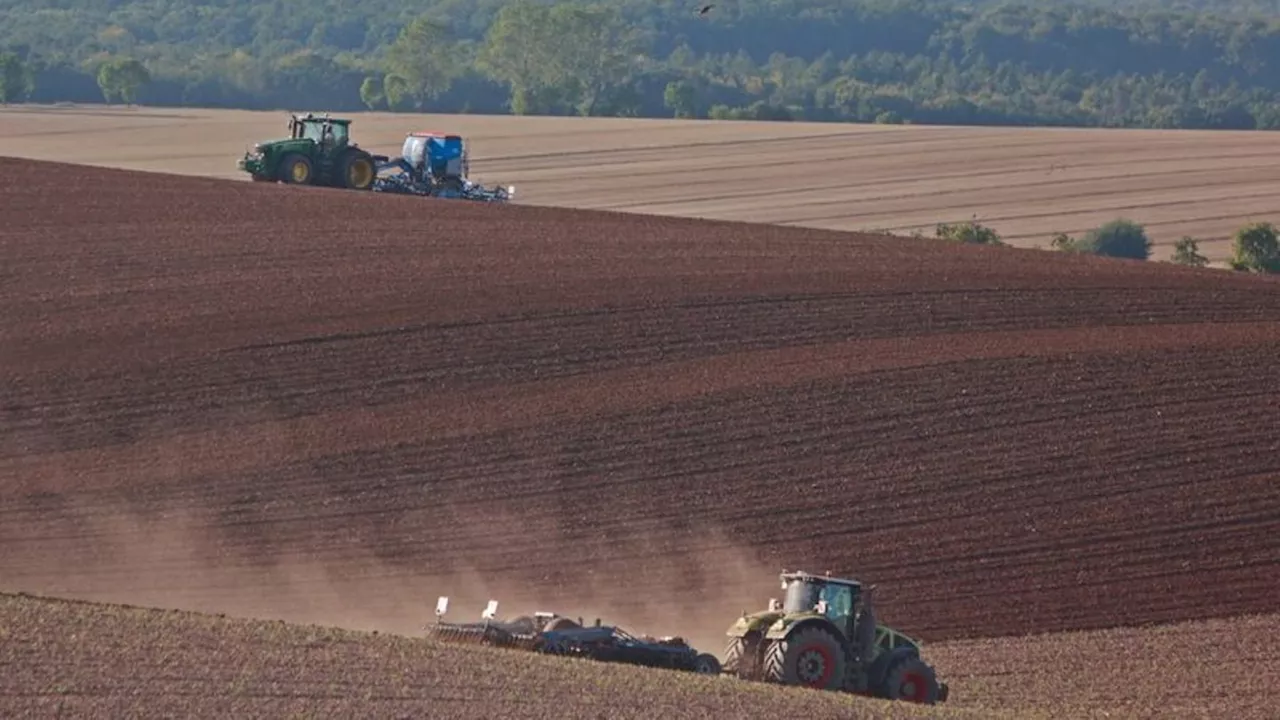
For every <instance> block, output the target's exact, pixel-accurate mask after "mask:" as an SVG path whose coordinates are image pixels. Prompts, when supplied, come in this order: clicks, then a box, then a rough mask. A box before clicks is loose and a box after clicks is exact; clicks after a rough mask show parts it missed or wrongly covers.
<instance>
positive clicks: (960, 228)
mask: <svg viewBox="0 0 1280 720" xmlns="http://www.w3.org/2000/svg"><path fill="white" fill-rule="evenodd" d="M934 234H935V235H937V236H938V237H939V238H941V239H943V240H949V241H951V242H958V243H964V244H966V245H1004V244H1005V242H1004V241H1003V240H1001V239H1000V235H999V234H997V233H996V231H995V230H992V229H991V228H989V227H986V226H985V225H980V224H978V223H976V222H972V221H970V222H963V223H955V224H947V223H939V224H938V227H937V228H936V229H935V231H934Z"/></svg>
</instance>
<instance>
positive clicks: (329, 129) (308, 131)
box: [298, 120, 347, 145]
mask: <svg viewBox="0 0 1280 720" xmlns="http://www.w3.org/2000/svg"><path fill="white" fill-rule="evenodd" d="M298 137H301V138H305V139H307V140H314V141H315V142H317V143H326V142H327V143H330V144H333V145H341V144H342V143H344V142H346V141H347V126H346V125H342V124H340V123H325V121H323V120H307V121H304V122H303V123H302V128H301V133H300V134H299V135H298Z"/></svg>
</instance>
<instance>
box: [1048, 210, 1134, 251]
mask: <svg viewBox="0 0 1280 720" xmlns="http://www.w3.org/2000/svg"><path fill="white" fill-rule="evenodd" d="M1052 245H1053V247H1054V248H1055V249H1057V250H1062V251H1065V252H1077V253H1088V254H1090V255H1100V256H1103V257H1114V258H1129V259H1132V260H1147V259H1149V258H1150V257H1151V240H1150V238H1148V237H1147V232H1146V230H1145V229H1143V227H1142V226H1141V225H1139V224H1138V223H1135V222H1133V221H1132V220H1126V219H1124V218H1121V219H1119V220H1112V221H1111V222H1109V223H1107V224H1105V225H1102V226H1099V227H1096V228H1094V229H1092V230H1090V231H1089V232H1087V233H1085V236H1084V237H1082V238H1079V239H1075V238H1072V237H1070V236H1068V235H1067V234H1065V233H1058V234H1057V235H1056V236H1054V238H1053V242H1052Z"/></svg>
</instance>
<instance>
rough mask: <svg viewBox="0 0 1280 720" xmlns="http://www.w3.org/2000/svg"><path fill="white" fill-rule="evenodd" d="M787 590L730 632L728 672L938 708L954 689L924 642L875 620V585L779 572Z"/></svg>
mask: <svg viewBox="0 0 1280 720" xmlns="http://www.w3.org/2000/svg"><path fill="white" fill-rule="evenodd" d="M780 578H781V580H782V589H783V590H784V591H785V592H786V594H785V596H784V600H783V601H782V602H781V603H780V602H778V600H777V598H773V599H771V600H770V601H769V609H768V610H763V611H761V612H757V613H751V614H748V613H745V612H744V613H743V614H742V617H741V618H739V619H738V621H737V622H735V623H734V624H733V626H732V627H730V628H729V632H728V635H729V637H730V640H729V646H728V648H727V649H726V652H725V661H724V665H723V668H724V672H726V673H729V674H732V675H736V676H737V677H739V678H742V679H744V680H759V681H765V682H774V683H781V684H784V685H802V686H806V687H811V688H817V689H821V690H840V691H845V692H852V693H858V694H861V695H870V696H873V697H880V698H887V699H890V700H907V701H911V702H918V703H924V704H929V705H932V704H934V703H939V702H945V701H946V699H947V695H948V692H949V688H948V687H947V684H946V683H943V682H939V681H938V677H937V673H936V672H935V671H934V669H933V667H931V666H930V665H929V664H928V663H927V662H925V661H924V660H923V659H922V658H921V657H920V642H919V641H917V640H915V639H913V638H911V637H908V636H907V635H904V634H903V633H901V632H899V631H897V630H895V629H893V628H891V627H888V626H885V625H880V624H878V623H877V622H876V615H875V608H874V603H873V602H872V594H873V592H874V590H875V586H864V585H863V584H862V583H861V582H858V581H857V580H846V579H842V578H834V577H831V574H830V573H827V574H826V575H811V574H809V573H806V572H802V571H797V572H787V571H786V570H785V569H784V570H783V571H782V574H781V575H780Z"/></svg>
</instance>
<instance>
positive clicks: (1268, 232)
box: [1231, 223, 1280, 273]
mask: <svg viewBox="0 0 1280 720" xmlns="http://www.w3.org/2000/svg"><path fill="white" fill-rule="evenodd" d="M1231 267H1232V268H1233V269H1235V270H1239V271H1241V272H1258V273H1278V272H1280V241H1277V239H1276V229H1275V227H1274V226H1273V225H1272V224H1271V223H1251V224H1249V225H1245V226H1244V227H1242V228H1240V229H1239V230H1237V231H1236V235H1235V241H1234V242H1233V243H1232V258H1231Z"/></svg>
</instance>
